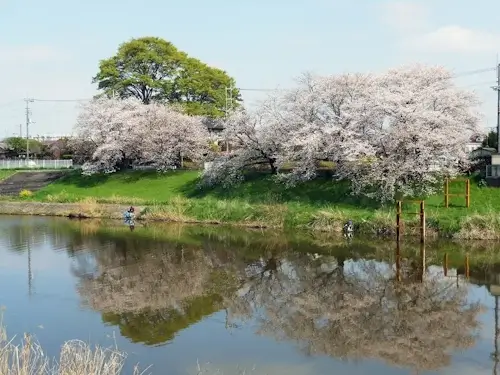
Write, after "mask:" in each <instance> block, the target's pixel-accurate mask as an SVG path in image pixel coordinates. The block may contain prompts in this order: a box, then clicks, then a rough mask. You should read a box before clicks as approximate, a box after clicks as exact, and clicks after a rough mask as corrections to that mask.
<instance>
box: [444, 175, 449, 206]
mask: <svg viewBox="0 0 500 375" xmlns="http://www.w3.org/2000/svg"><path fill="white" fill-rule="evenodd" d="M449 189H450V186H449V181H448V179H447V178H445V179H444V206H445V207H446V208H448V206H449V204H450V196H449V193H450V191H449Z"/></svg>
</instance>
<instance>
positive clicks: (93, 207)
mask: <svg viewBox="0 0 500 375" xmlns="http://www.w3.org/2000/svg"><path fill="white" fill-rule="evenodd" d="M78 207H79V210H80V213H82V214H84V215H86V216H89V217H102V216H103V207H102V205H101V204H100V203H98V202H97V200H96V199H95V198H91V197H87V198H85V199H83V200H82V201H81V202H79V203H78Z"/></svg>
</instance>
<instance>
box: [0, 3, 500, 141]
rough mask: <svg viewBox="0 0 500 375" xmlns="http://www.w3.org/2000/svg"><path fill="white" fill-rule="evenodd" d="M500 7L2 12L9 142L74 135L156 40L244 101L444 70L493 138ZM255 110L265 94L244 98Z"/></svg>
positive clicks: (2, 117) (110, 7)
mask: <svg viewBox="0 0 500 375" xmlns="http://www.w3.org/2000/svg"><path fill="white" fill-rule="evenodd" d="M498 14H500V2H499V1H498V0H481V6H480V7H479V6H478V2H473V1H470V0H420V1H418V0H414V1H379V0H287V1H285V0H267V1H264V0H251V1H250V0H239V1H229V0H210V1H206V0H191V1H185V2H182V1H171V0H149V1H147V2H145V3H140V2H138V1H130V0H120V1H118V0H105V1H99V2H98V1H97V0H86V1H74V0H64V1H63V0H44V1H39V0H0V71H1V73H0V74H1V86H0V137H6V136H12V135H14V134H19V127H20V124H23V130H22V132H23V135H25V129H24V124H25V121H26V120H25V112H24V107H25V103H24V101H23V99H24V98H26V97H31V98H35V99H43V100H65V101H60V102H50V101H40V102H36V101H35V102H34V103H31V104H30V106H31V111H32V115H31V118H32V121H33V124H31V125H30V134H31V135H52V136H58V135H67V134H70V133H71V131H72V128H73V125H74V123H75V119H76V116H77V114H78V111H79V104H78V102H75V101H71V100H76V99H88V98H91V97H92V96H93V95H94V94H96V87H95V86H94V85H92V83H91V81H92V77H93V76H94V75H95V74H96V73H97V68H98V63H99V60H101V59H105V58H108V57H110V56H112V55H113V54H114V53H115V52H116V50H117V48H118V46H119V44H121V43H123V42H125V41H127V40H130V39H131V38H137V37H143V36H158V37H161V38H164V39H166V40H169V41H170V42H172V43H173V44H174V45H176V46H177V47H178V48H179V49H180V50H183V51H185V52H187V53H188V54H189V55H191V56H193V57H196V58H199V59H200V60H202V61H204V62H205V63H208V64H209V65H212V66H216V67H218V68H221V69H224V70H226V71H227V72H228V73H229V74H230V75H231V76H233V77H234V78H235V79H236V83H237V86H238V87H239V88H241V89H268V90H269V89H275V88H288V87H293V85H294V79H295V78H296V77H297V76H299V75H300V74H301V73H304V72H313V73H317V74H339V73H345V72H355V71H358V72H380V71H383V70H386V69H390V68H394V67H398V66H401V65H403V64H409V63H415V62H419V63H426V64H439V65H444V66H446V67H447V68H449V69H451V70H452V71H453V72H455V73H457V74H459V73H463V72H470V71H477V70H479V71H481V72H480V73H477V74H469V75H466V76H462V77H460V78H457V79H456V82H457V85H459V86H460V87H464V88H467V89H470V90H474V91H476V92H477V94H478V96H479V98H480V100H481V101H482V102H483V104H482V106H481V111H482V113H483V114H484V118H483V120H482V124H483V126H484V127H493V126H496V94H495V92H494V90H492V88H491V87H492V86H494V85H495V84H496V81H495V80H496V72H495V66H496V64H497V54H498V52H500V26H499V25H498ZM242 93H243V97H244V99H245V101H246V103H247V105H248V106H254V105H256V103H257V102H258V101H259V100H261V99H264V98H265V96H266V95H267V94H268V92H266V91H246V90H243V91H242Z"/></svg>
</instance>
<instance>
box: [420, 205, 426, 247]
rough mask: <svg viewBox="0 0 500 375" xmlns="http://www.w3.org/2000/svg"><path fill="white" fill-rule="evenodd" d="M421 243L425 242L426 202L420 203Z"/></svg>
mask: <svg viewBox="0 0 500 375" xmlns="http://www.w3.org/2000/svg"><path fill="white" fill-rule="evenodd" d="M420 242H421V243H423V242H425V201H420Z"/></svg>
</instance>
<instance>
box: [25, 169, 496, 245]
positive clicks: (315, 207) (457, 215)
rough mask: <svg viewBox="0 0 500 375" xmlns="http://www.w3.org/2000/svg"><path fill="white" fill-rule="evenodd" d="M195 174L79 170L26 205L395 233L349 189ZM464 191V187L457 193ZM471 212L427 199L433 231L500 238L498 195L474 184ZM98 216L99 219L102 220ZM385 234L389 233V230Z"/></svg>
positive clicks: (390, 214)
mask: <svg viewBox="0 0 500 375" xmlns="http://www.w3.org/2000/svg"><path fill="white" fill-rule="evenodd" d="M198 175H199V172H197V171H175V172H171V173H167V174H157V173H155V172H144V171H141V172H128V173H117V174H110V175H97V176H91V177H86V176H81V175H79V174H77V173H75V172H73V173H70V174H68V175H67V176H66V177H64V178H62V179H61V180H59V181H57V182H55V183H53V184H51V185H49V186H47V187H46V188H44V189H42V190H41V191H39V192H37V193H35V194H34V195H33V196H32V197H28V198H25V199H26V200H28V201H36V202H49V203H55V202H60V203H78V204H80V205H81V204H87V205H94V206H95V205H99V204H122V205H129V204H131V205H140V206H145V207H146V208H145V209H144V210H143V211H142V212H141V216H142V217H143V218H144V219H150V220H168V221H179V222H212V223H231V224H238V225H245V226H255V227H273V228H284V229H286V228H305V229H310V230H317V231H333V232H340V231H341V228H342V225H343V223H344V222H345V221H346V220H348V219H352V220H354V222H355V223H356V225H357V226H358V229H359V231H361V232H365V233H377V232H387V231H390V230H392V229H393V228H394V224H395V210H394V207H393V206H390V207H381V206H379V205H378V204H377V203H375V202H373V201H370V200H368V199H359V198H356V197H353V196H351V195H350V194H349V189H348V186H347V185H346V184H341V183H334V182H332V181H331V180H329V179H327V178H322V179H317V180H314V181H310V182H307V183H304V184H301V185H299V186H297V187H294V188H291V189H284V187H283V186H282V185H279V184H276V183H275V182H273V180H272V179H271V178H270V176H265V175H256V176H254V177H251V178H249V179H248V180H247V182H245V183H244V184H242V185H239V186H236V187H233V188H230V189H224V188H221V187H218V188H213V189H206V188H204V189H200V188H199V187H198ZM464 191H465V187H464V184H463V183H458V182H457V183H454V184H452V185H451V186H450V192H451V193H462V192H464ZM471 196H472V199H471V207H470V208H469V209H467V208H465V207H464V206H465V204H464V203H465V202H464V201H465V199H464V198H463V197H453V198H452V199H451V206H450V208H448V209H446V208H444V207H443V201H444V198H443V195H442V194H440V195H436V196H431V197H428V198H427V199H426V214H427V225H428V233H429V234H433V233H439V234H440V235H443V236H450V235H453V236H455V237H457V238H464V239H465V238H467V239H500V216H499V215H498V214H497V213H498V212H499V211H500V190H498V189H495V188H486V187H479V186H477V185H476V184H475V183H472V186H471ZM416 211H417V206H416V204H407V205H405V207H404V212H405V215H404V217H405V224H406V232H407V233H412V231H414V229H412V227H414V226H415V225H416V224H417V222H418V217H417V215H414V214H411V212H416ZM97 216H98V215H97ZM384 228H385V229H384Z"/></svg>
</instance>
